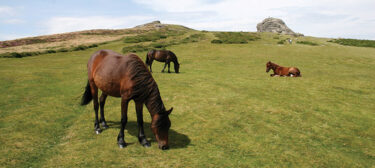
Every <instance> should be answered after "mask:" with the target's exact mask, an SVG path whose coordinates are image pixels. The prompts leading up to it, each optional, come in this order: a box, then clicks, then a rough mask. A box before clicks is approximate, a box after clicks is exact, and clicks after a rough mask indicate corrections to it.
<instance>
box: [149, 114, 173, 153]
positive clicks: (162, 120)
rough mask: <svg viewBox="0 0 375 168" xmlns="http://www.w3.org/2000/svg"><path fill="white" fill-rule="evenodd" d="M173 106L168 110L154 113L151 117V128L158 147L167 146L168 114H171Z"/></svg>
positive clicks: (169, 124)
mask: <svg viewBox="0 0 375 168" xmlns="http://www.w3.org/2000/svg"><path fill="white" fill-rule="evenodd" d="M172 110H173V107H172V108H171V109H170V110H165V109H164V112H162V113H158V114H155V115H154V116H153V117H152V123H151V129H152V132H153V133H154V135H155V138H156V140H157V141H158V144H159V148H160V149H162V150H166V149H168V148H169V146H168V131H169V128H170V127H171V121H170V120H169V114H171V112H172Z"/></svg>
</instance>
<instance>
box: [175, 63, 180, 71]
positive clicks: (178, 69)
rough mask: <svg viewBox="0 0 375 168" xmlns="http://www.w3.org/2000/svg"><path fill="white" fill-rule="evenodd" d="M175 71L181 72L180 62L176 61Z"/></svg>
mask: <svg viewBox="0 0 375 168" xmlns="http://www.w3.org/2000/svg"><path fill="white" fill-rule="evenodd" d="M174 71H175V72H176V73H179V72H180V64H179V63H178V62H176V63H174Z"/></svg>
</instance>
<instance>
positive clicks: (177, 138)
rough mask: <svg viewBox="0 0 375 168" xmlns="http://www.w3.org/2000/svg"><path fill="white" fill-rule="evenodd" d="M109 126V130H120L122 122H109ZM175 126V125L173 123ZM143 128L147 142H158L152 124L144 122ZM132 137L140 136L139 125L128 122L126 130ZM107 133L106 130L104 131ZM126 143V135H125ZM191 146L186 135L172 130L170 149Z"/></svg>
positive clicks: (170, 132) (170, 133)
mask: <svg viewBox="0 0 375 168" xmlns="http://www.w3.org/2000/svg"><path fill="white" fill-rule="evenodd" d="M107 124H108V126H109V128H108V129H118V130H120V127H121V125H120V121H117V122H116V121H107ZM172 124H173V123H172ZM143 127H144V130H145V134H146V137H147V140H149V141H150V142H156V139H155V136H154V134H153V133H152V132H151V124H150V123H147V122H144V123H143ZM125 129H126V130H127V131H128V133H129V134H130V135H131V136H135V137H137V136H138V124H137V122H135V121H128V123H127V124H126V128H125ZM104 131H105V130H104ZM125 141H126V133H125ZM189 144H190V139H189V137H188V136H186V135H185V134H181V133H178V132H177V131H175V130H173V129H170V130H169V147H170V148H171V149H178V148H186V147H187V146H188V145H189Z"/></svg>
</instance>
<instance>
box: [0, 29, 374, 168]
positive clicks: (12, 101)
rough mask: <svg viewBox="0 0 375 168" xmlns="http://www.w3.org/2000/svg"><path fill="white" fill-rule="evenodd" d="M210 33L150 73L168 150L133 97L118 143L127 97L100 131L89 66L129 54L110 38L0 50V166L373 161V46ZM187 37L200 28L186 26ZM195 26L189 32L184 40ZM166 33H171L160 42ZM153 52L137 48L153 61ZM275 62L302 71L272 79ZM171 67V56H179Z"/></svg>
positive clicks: (114, 104) (111, 106) (112, 103)
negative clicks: (140, 131)
mask: <svg viewBox="0 0 375 168" xmlns="http://www.w3.org/2000/svg"><path fill="white" fill-rule="evenodd" d="M202 33H204V34H205V35H206V37H207V38H206V39H203V40H199V41H197V42H187V43H180V44H176V45H170V46H168V47H167V49H169V50H172V51H173V52H174V53H175V54H176V55H177V57H178V60H179V62H180V64H181V66H180V73H179V74H175V73H174V69H173V65H171V71H172V73H170V74H168V73H161V72H160V71H161V69H162V68H163V65H164V64H163V63H159V62H154V63H153V66H152V68H153V74H152V75H153V77H154V79H155V80H156V82H157V84H158V86H159V89H160V92H161V97H162V99H163V101H164V104H165V106H166V108H167V109H169V108H170V107H173V108H174V110H173V112H172V114H171V115H170V119H171V122H172V127H171V130H170V132H169V139H170V149H169V150H167V151H162V150H160V149H158V146H157V142H156V141H155V138H154V135H153V134H152V133H151V130H150V115H149V113H148V111H147V108H144V115H143V116H144V121H145V132H146V135H147V138H148V139H149V140H151V143H152V144H151V148H143V147H142V146H141V145H140V144H139V143H138V140H137V136H136V135H137V122H136V114H135V107H134V102H131V103H130V105H129V111H128V117H129V120H128V124H127V127H126V130H125V140H126V142H127V143H129V144H128V146H127V147H126V148H124V149H119V148H118V146H117V141H116V140H117V134H118V132H119V129H120V128H119V126H120V125H119V124H120V115H121V113H120V99H118V98H113V97H108V99H107V103H106V106H105V113H106V120H107V122H108V125H109V127H110V128H109V129H107V130H104V131H103V132H102V133H101V134H99V135H96V134H95V132H94V110H93V107H92V106H93V105H92V103H90V104H89V105H88V106H79V101H80V98H81V96H82V93H83V91H84V87H85V86H86V82H87V69H86V63H87V61H88V59H89V57H90V56H91V54H93V53H94V52H95V51H97V50H99V49H111V50H114V51H116V52H119V53H121V51H122V48H123V47H124V46H127V45H132V44H130V43H124V42H123V41H114V42H110V43H107V44H104V45H100V46H99V47H97V48H89V49H87V50H84V51H71V52H59V53H51V54H42V55H38V56H33V57H24V58H18V59H17V58H0V86H1V87H0V97H1V100H0V132H1V136H0V167H373V166H374V165H375V103H374V102H375V85H374V84H375V73H374V72H373V69H372V67H374V66H375V49H374V48H366V47H351V46H341V45H338V44H335V43H329V42H327V41H328V40H329V39H323V38H313V37H301V38H300V40H301V41H312V42H314V43H317V44H318V45H317V46H311V45H304V44H296V43H293V44H292V45H290V44H285V45H278V44H277V42H278V41H280V39H283V38H285V37H280V38H279V37H278V38H275V37H274V36H275V35H274V34H270V33H264V34H260V39H258V40H255V41H249V42H248V43H244V44H216V43H211V40H214V39H215V35H214V32H202ZM190 34H192V33H191V32H190ZM190 34H189V33H187V34H183V35H181V38H183V37H182V36H184V37H185V36H186V37H188V36H189V35H190ZM161 40H168V39H161ZM146 52H147V51H141V52H138V53H137V55H138V56H140V57H141V59H142V60H145V56H146ZM267 61H272V62H275V63H277V64H279V65H282V66H295V67H298V68H299V69H300V70H301V74H302V77H301V78H288V77H270V73H271V72H270V73H268V74H267V73H266V72H265V70H266V67H265V64H266V62H267ZM171 64H173V63H171Z"/></svg>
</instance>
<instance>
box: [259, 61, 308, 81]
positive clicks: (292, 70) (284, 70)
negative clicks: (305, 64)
mask: <svg viewBox="0 0 375 168" xmlns="http://www.w3.org/2000/svg"><path fill="white" fill-rule="evenodd" d="M271 69H272V70H273V74H271V75H270V76H290V77H301V76H302V75H301V72H300V71H299V69H298V68H296V67H282V66H280V65H277V64H275V63H272V62H271V61H268V62H267V64H266V72H267V73H268V72H269V71H270V70H271Z"/></svg>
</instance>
